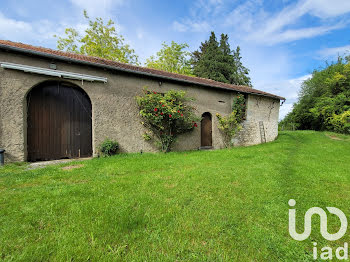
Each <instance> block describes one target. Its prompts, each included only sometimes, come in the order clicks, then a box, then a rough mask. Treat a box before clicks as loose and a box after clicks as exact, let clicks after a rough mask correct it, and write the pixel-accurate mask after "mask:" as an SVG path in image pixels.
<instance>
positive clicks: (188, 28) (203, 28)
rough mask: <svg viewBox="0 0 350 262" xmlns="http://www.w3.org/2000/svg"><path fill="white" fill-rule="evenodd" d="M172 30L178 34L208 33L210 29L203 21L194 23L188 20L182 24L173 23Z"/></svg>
mask: <svg viewBox="0 0 350 262" xmlns="http://www.w3.org/2000/svg"><path fill="white" fill-rule="evenodd" d="M173 29H174V30H175V31H178V32H209V31H210V30H211V27H210V25H209V24H208V23H207V22H205V21H199V22H195V21H192V20H190V19H186V20H184V21H182V22H178V21H174V22H173Z"/></svg>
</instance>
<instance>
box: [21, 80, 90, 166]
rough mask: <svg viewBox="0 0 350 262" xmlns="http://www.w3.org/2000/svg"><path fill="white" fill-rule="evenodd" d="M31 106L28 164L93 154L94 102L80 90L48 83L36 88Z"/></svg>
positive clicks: (28, 102)
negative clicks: (92, 108)
mask: <svg viewBox="0 0 350 262" xmlns="http://www.w3.org/2000/svg"><path fill="white" fill-rule="evenodd" d="M27 104H28V121H27V123H28V136H27V141H28V161H39V160H53V159H63V158H78V157H88V156H91V155H92V123H91V122H92V121H91V102H90V99H89V98H88V96H87V94H86V93H85V92H84V91H83V90H81V89H80V88H76V87H75V86H70V85H69V84H66V83H57V82H48V83H45V84H44V85H40V86H38V87H35V88H33V90H31V92H30V93H29V94H28V96H27Z"/></svg>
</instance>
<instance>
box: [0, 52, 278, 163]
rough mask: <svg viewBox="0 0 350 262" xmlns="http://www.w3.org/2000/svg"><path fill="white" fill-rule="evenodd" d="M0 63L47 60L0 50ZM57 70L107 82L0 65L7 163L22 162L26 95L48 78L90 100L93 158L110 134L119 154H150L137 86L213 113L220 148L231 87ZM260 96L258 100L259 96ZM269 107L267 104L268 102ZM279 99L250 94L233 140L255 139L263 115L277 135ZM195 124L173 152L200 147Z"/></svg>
mask: <svg viewBox="0 0 350 262" xmlns="http://www.w3.org/2000/svg"><path fill="white" fill-rule="evenodd" d="M0 61H1V62H11V63H17V64H24V65H30V66H37V67H42V68H49V64H50V63H51V62H52V61H51V60H49V59H44V58H38V57H31V56H26V55H22V54H16V53H10V52H4V51H1V50H0ZM54 62H55V64H56V65H57V70H62V71H70V72H76V73H82V74H90V75H96V76H103V77H107V78H108V82H107V83H99V82H86V81H84V82H81V81H75V80H69V81H67V80H63V79H60V78H57V77H48V76H43V75H38V74H31V73H24V72H21V71H16V70H10V69H4V68H0V148H4V149H5V150H6V154H5V159H6V161H11V162H12V161H26V159H27V105H26V103H27V102H26V101H27V100H26V96H27V94H28V92H29V91H30V90H31V89H32V88H33V87H34V86H36V85H38V84H40V83H42V82H44V81H48V80H55V81H66V82H71V83H74V84H75V85H77V86H79V87H80V88H82V89H83V90H84V91H85V92H86V93H87V94H88V95H89V97H90V99H91V103H92V131H93V152H94V155H95V156H96V154H97V147H98V145H99V144H100V143H101V142H102V141H103V140H104V139H105V138H107V137H108V138H111V139H115V140H117V141H118V142H119V144H120V148H121V151H122V152H140V151H141V150H142V151H144V152H155V151H157V148H156V147H155V145H154V143H152V142H147V141H145V140H144V139H143V137H142V134H143V133H144V132H145V131H147V130H145V129H144V127H143V126H142V125H141V119H140V117H139V116H138V109H137V105H136V100H135V96H136V95H141V94H142V89H143V87H145V86H148V87H149V89H151V90H155V91H158V92H166V91H168V90H170V89H175V90H185V91H186V92H187V95H188V96H189V97H193V98H195V101H194V102H193V104H194V106H195V107H196V109H197V112H196V114H198V115H199V116H201V115H202V114H203V113H204V112H209V113H211V114H212V120H213V128H212V130H213V148H214V149H219V148H223V141H222V136H221V134H220V131H219V129H218V128H217V118H216V116H215V115H216V113H220V114H222V115H225V114H229V113H230V112H231V106H232V98H233V95H235V92H233V91H226V90H220V89H216V88H206V87H201V86H195V85H184V84H182V83H178V82H172V81H164V80H159V79H156V78H150V77H147V78H146V77H141V76H137V75H134V74H130V73H121V72H118V71H111V70H104V69H100V68H96V67H91V66H83V65H76V64H69V63H64V62H59V61H54ZM260 99H261V100H260ZM272 102H274V104H273V107H272V108H270V106H271V103H272ZM278 110H279V101H278V100H273V99H269V98H261V97H259V96H249V99H248V111H247V120H246V121H245V123H244V129H243V130H242V131H241V132H240V134H239V135H238V138H237V145H251V144H258V143H260V134H259V133H258V131H257V130H258V129H257V128H258V126H256V122H257V121H259V120H260V119H262V120H263V121H264V123H265V128H266V133H267V138H268V141H272V140H273V139H274V138H275V137H276V136H277V124H278V123H277V121H278ZM200 141H201V139H200V126H198V128H196V129H195V130H194V131H193V132H191V133H187V134H185V135H183V136H181V137H179V138H178V141H177V142H176V144H174V146H173V150H195V149H198V148H199V147H200Z"/></svg>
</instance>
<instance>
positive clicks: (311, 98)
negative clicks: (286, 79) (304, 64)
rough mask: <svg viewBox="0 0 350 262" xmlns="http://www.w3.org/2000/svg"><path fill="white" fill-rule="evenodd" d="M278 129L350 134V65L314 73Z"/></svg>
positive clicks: (343, 63)
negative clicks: (289, 128) (291, 128)
mask: <svg viewBox="0 0 350 262" xmlns="http://www.w3.org/2000/svg"><path fill="white" fill-rule="evenodd" d="M280 126H283V127H287V128H288V127H290V126H292V127H293V129H294V128H297V129H312V130H329V131H335V132H341V133H350V63H349V61H348V60H347V59H345V60H344V59H342V58H339V59H338V61H337V62H336V63H333V64H331V65H327V66H326V67H325V68H323V69H321V70H315V71H314V72H313V73H312V77H311V78H310V79H308V80H305V81H304V82H303V84H302V86H301V91H300V93H299V99H298V102H297V103H295V104H294V105H293V110H292V112H290V113H289V114H288V115H287V116H286V117H285V118H284V119H283V120H282V121H281V122H280Z"/></svg>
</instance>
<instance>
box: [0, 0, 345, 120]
mask: <svg viewBox="0 0 350 262" xmlns="http://www.w3.org/2000/svg"><path fill="white" fill-rule="evenodd" d="M84 9H85V10H87V12H88V14H89V16H90V17H91V18H94V17H102V18H103V19H104V20H105V21H107V20H108V19H112V20H113V21H114V22H115V23H116V28H117V31H118V33H119V34H121V35H123V36H124V38H125V41H126V42H127V43H128V44H130V46H131V47H132V48H133V49H134V50H135V52H136V53H137V54H138V55H139V57H140V60H141V62H144V61H145V60H146V58H148V57H149V56H151V55H154V54H155V53H156V52H157V51H158V50H159V49H160V48H161V47H162V43H163V42H166V43H168V44H170V43H171V41H175V42H178V43H187V44H188V45H189V49H188V50H189V51H194V50H197V49H198V48H199V46H200V43H201V42H204V41H205V40H206V39H208V38H209V35H210V32H211V31H214V32H215V33H216V35H217V36H218V37H219V35H220V34H221V33H225V34H228V36H229V43H230V45H231V48H232V49H234V48H235V47H236V46H237V45H239V46H240V48H241V54H242V61H243V64H244V65H245V66H246V67H247V68H249V69H250V77H251V80H252V84H253V87H254V88H256V89H260V90H263V91H266V92H270V93H273V94H277V95H280V96H283V97H285V98H286V99H287V100H286V102H285V103H284V104H283V106H282V107H281V109H280V119H282V118H283V117H284V116H285V115H286V114H287V113H288V112H289V111H290V110H291V109H292V106H293V103H294V102H296V101H297V99H298V91H299V90H300V86H301V84H302V82H303V81H304V80H305V79H307V78H309V77H310V76H311V73H312V72H313V71H314V70H315V69H321V68H323V67H325V65H326V63H327V62H328V63H330V62H332V61H335V60H336V58H337V56H338V55H344V54H349V51H350V34H349V33H350V32H349V31H350V28H349V25H350V0H247V1H242V0H229V1H226V0H193V1H188V0H177V1H168V0H154V1H151V0H149V1H141V0H97V1H94V0H59V1H57V0H31V1H28V0H0V39H4V40H11V41H16V42H22V43H26V44H32V45H37V46H44V47H48V48H53V49H55V48H56V42H57V39H56V38H55V37H54V35H58V36H63V35H64V30H65V28H67V27H73V28H76V29H78V31H79V32H81V33H83V32H84V30H85V29H86V27H87V21H86V19H84V16H83V10H84Z"/></svg>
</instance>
